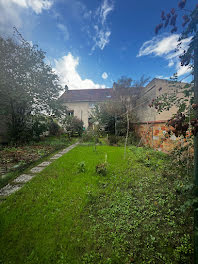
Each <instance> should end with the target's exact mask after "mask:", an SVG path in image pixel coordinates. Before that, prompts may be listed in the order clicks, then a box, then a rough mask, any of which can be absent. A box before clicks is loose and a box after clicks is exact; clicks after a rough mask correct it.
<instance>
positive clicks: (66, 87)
mask: <svg viewBox="0 0 198 264" xmlns="http://www.w3.org/2000/svg"><path fill="white" fill-rule="evenodd" d="M68 90H69V88H68V86H67V85H65V92H66V93H67V92H68Z"/></svg>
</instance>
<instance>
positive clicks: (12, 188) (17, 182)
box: [0, 142, 79, 197]
mask: <svg viewBox="0 0 198 264" xmlns="http://www.w3.org/2000/svg"><path fill="white" fill-rule="evenodd" d="M78 144H79V142H77V143H75V144H73V145H71V146H69V147H67V148H66V149H63V150H61V151H60V152H59V153H57V154H55V155H54V156H52V157H51V158H50V160H49V161H44V162H42V163H41V164H39V165H38V166H36V167H34V168H32V169H31V170H30V173H28V174H21V175H20V176H18V177H17V178H16V179H14V180H13V181H12V182H11V183H9V184H7V185H6V186H4V187H3V188H2V189H0V197H6V196H9V195H10V194H12V193H14V192H16V191H18V190H20V189H21V188H22V187H23V186H24V184H25V183H26V182H28V181H30V180H31V179H32V178H34V177H35V176H36V174H37V173H39V172H41V171H42V170H44V169H45V168H46V167H47V166H49V165H50V164H51V163H52V162H53V161H55V160H56V159H58V158H60V157H62V156H63V155H64V154H66V153H67V152H69V151H70V150H72V149H73V148H75V147H76V146H77V145H78Z"/></svg>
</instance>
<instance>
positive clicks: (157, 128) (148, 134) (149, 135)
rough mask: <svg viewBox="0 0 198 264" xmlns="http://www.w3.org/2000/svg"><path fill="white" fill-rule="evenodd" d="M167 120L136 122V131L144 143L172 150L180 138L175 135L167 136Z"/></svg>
mask: <svg viewBox="0 0 198 264" xmlns="http://www.w3.org/2000/svg"><path fill="white" fill-rule="evenodd" d="M166 122H167V121H163V120H162V121H151V122H142V123H137V124H135V132H136V134H137V135H138V136H139V137H140V138H141V143H142V144H143V145H146V146H149V147H151V148H153V149H156V150H159V151H163V152H170V151H171V150H172V149H173V148H174V147H175V146H176V145H178V140H177V138H176V136H175V135H172V136H171V137H166V136H165V134H166V131H167V130H168V127H167V126H166Z"/></svg>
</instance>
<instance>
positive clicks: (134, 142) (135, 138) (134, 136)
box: [128, 132, 141, 146]
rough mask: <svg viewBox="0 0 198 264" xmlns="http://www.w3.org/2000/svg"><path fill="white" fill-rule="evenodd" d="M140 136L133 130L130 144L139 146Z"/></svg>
mask: <svg viewBox="0 0 198 264" xmlns="http://www.w3.org/2000/svg"><path fill="white" fill-rule="evenodd" d="M140 140H141V139H140V137H138V136H137V134H136V133H135V132H131V133H130V134H129V137H128V144H129V145H134V146H138V145H139V144H140Z"/></svg>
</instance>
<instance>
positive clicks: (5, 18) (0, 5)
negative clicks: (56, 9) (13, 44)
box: [0, 0, 53, 35]
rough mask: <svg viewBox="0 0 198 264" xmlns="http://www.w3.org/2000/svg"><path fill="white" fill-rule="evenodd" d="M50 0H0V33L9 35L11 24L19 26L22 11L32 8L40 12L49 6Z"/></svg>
mask: <svg viewBox="0 0 198 264" xmlns="http://www.w3.org/2000/svg"><path fill="white" fill-rule="evenodd" d="M52 4H53V2H52V0H0V33H2V34H6V35H10V34H11V33H12V32H13V26H15V27H16V28H18V29H19V28H21V27H22V25H23V20H22V16H23V12H24V11H26V10H33V12H34V13H36V14H40V13H41V12H42V11H43V10H47V9H49V8H51V6H52Z"/></svg>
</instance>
